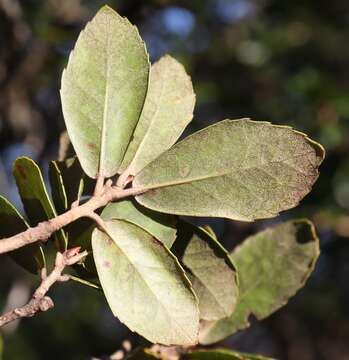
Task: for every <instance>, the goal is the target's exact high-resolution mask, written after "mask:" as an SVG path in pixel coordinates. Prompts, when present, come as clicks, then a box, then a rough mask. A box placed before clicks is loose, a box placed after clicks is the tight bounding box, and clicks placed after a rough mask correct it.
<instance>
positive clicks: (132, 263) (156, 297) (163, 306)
mask: <svg viewBox="0 0 349 360" xmlns="http://www.w3.org/2000/svg"><path fill="white" fill-rule="evenodd" d="M135 226H137V225H135ZM106 235H107V236H109V237H110V238H111V239H112V240H113V243H114V244H115V245H116V246H117V247H118V249H119V250H120V251H121V252H122V253H123V254H124V256H125V258H126V259H127V260H128V261H129V263H130V264H131V265H132V266H133V268H134V269H135V270H136V272H137V273H138V275H139V277H140V279H142V281H143V283H144V284H145V285H146V286H147V288H148V289H149V291H150V293H151V294H152V295H153V296H154V297H155V299H156V300H157V302H158V303H159V304H161V307H162V308H163V309H164V310H165V312H166V313H167V314H168V315H169V319H171V321H172V322H173V323H174V324H176V327H177V329H179V330H180V331H181V333H182V334H184V335H185V337H186V338H187V339H188V340H189V341H190V342H192V340H193V339H192V338H191V337H190V336H189V335H188V334H187V333H186V331H185V330H184V329H183V328H182V327H181V326H179V324H178V323H177V321H176V319H175V318H174V317H172V316H171V314H170V312H169V311H168V309H167V307H166V306H165V304H163V302H162V301H160V298H159V297H158V296H157V294H156V293H155V292H154V291H153V289H152V288H151V286H150V285H149V284H148V282H147V281H146V280H145V279H144V277H143V276H142V272H141V271H140V270H139V269H138V267H137V266H136V265H137V264H135V263H134V262H133V261H132V260H131V259H130V257H129V256H128V255H127V254H126V252H125V251H124V249H123V248H122V247H121V246H119V244H117V242H116V241H115V240H114V238H113V236H112V234H111V232H110V231H108V233H107V234H106ZM163 249H164V250H165V251H166V249H165V247H163Z"/></svg>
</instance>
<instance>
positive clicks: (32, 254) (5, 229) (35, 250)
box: [0, 196, 45, 274]
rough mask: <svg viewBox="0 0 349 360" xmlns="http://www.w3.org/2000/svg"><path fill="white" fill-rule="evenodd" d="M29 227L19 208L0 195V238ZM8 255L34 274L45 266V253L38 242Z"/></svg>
mask: <svg viewBox="0 0 349 360" xmlns="http://www.w3.org/2000/svg"><path fill="white" fill-rule="evenodd" d="M27 229H28V224H27V223H26V221H25V220H24V219H23V217H22V216H21V214H20V213H19V212H18V211H17V209H16V208H15V207H14V206H13V205H12V204H11V203H10V202H9V201H8V200H7V199H5V198H4V197H2V196H0V239H2V238H6V237H10V236H13V235H16V234H19V233H21V232H22V231H25V230H27ZM0 241H1V240H0ZM8 255H10V256H11V257H12V258H13V260H14V261H16V263H17V264H19V265H21V266H22V267H24V268H25V269H26V270H28V271H30V272H32V273H33V274H37V273H38V270H40V269H41V268H43V267H44V266H45V258H44V254H43V252H42V249H41V246H39V245H38V243H35V244H32V245H27V246H24V247H22V248H20V249H18V250H16V251H12V252H10V253H9V254H8Z"/></svg>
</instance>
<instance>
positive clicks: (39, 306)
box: [0, 247, 87, 327]
mask: <svg viewBox="0 0 349 360" xmlns="http://www.w3.org/2000/svg"><path fill="white" fill-rule="evenodd" d="M79 251H80V247H76V248H73V249H69V250H67V251H65V252H64V253H63V254H62V253H60V252H57V254H56V261H55V266H54V269H53V270H52V272H51V273H50V274H49V275H46V269H44V271H42V281H41V284H40V286H39V287H38V288H37V289H36V290H35V292H34V294H33V296H32V298H31V299H30V301H29V302H28V303H27V304H26V305H24V306H21V307H19V308H15V309H13V310H11V311H9V312H7V313H6V314H4V315H2V316H0V327H1V326H3V325H6V324H8V323H9V322H11V321H14V320H17V319H19V318H23V317H32V316H34V315H35V314H37V313H38V312H43V311H47V310H49V309H51V308H53V306H54V304H53V301H52V299H51V298H50V297H49V296H47V295H46V294H47V292H48V290H49V289H50V288H51V286H52V285H53V284H54V283H56V282H58V281H67V280H69V275H62V272H63V270H64V268H65V267H66V266H69V265H73V264H76V263H77V262H79V261H81V260H82V259H83V258H84V257H85V256H87V251H83V252H81V253H80V252H79Z"/></svg>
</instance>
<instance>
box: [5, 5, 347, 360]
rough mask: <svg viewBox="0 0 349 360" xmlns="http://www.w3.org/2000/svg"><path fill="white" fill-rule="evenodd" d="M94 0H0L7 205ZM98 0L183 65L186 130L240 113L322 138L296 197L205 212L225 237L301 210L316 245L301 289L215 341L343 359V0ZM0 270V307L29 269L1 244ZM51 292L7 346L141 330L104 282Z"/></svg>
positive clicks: (155, 53)
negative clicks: (190, 117) (120, 310)
mask: <svg viewBox="0 0 349 360" xmlns="http://www.w3.org/2000/svg"><path fill="white" fill-rule="evenodd" d="M104 3H105V1H104V2H103V1H92V0H91V1H88V0H47V1H43V0H22V1H20V0H0V191H1V193H2V194H5V195H6V196H8V197H9V198H10V199H11V200H12V201H13V202H14V203H15V204H16V205H17V206H20V204H19V199H18V195H17V194H16V189H15V187H14V182H13V179H12V174H11V171H12V169H11V167H12V162H13V160H14V159H15V158H16V157H17V156H19V155H29V156H31V157H33V158H34V159H35V160H37V161H38V162H39V163H40V165H41V167H42V168H43V170H44V172H45V175H46V172H47V164H48V161H49V160H51V159H54V158H55V157H56V153H57V147H58V137H59V133H60V132H61V131H62V130H63V129H64V122H63V118H62V113H61V106H60V99H59V87H60V76H61V72H62V69H63V67H64V65H65V64H66V62H67V57H68V54H69V51H70V50H71V48H72V46H73V45H74V42H75V40H76V38H77V35H78V33H79V31H80V30H81V28H82V27H83V26H84V24H85V22H86V21H87V20H88V19H89V18H90V17H92V16H93V14H94V13H95V12H96V11H97V9H98V8H99V7H100V6H102V5H103V4H104ZM107 3H108V4H109V5H111V6H112V7H114V8H115V9H116V10H117V11H118V12H120V13H121V14H122V15H124V16H127V17H128V18H129V19H130V20H131V21H132V22H133V23H135V24H136V25H137V26H138V27H139V29H140V33H141V35H142V37H143V38H144V40H145V41H146V44H147V47H148V51H149V52H150V55H151V59H152V61H154V60H156V59H157V58H159V57H160V56H161V55H163V54H164V53H167V52H168V53H170V54H171V55H173V56H175V57H176V58H177V59H179V60H180V61H182V62H183V63H184V64H185V66H186V69H187V71H188V72H189V73H190V74H191V76H192V79H193V83H194V88H195V91H196V93H197V107H196V111H195V119H194V121H193V123H192V124H191V126H190V128H189V129H188V131H187V132H192V131H194V130H197V129H199V128H202V127H204V126H207V125H208V124H211V123H213V122H215V121H217V120H221V119H224V118H239V117H245V116H250V117H252V118H254V119H258V120H269V121H271V122H273V123H276V124H288V125H291V126H294V127H295V128H297V129H299V130H301V131H304V132H307V133H308V134H309V135H310V136H311V137H312V138H314V139H316V140H318V141H320V142H321V143H322V144H324V146H325V147H326V149H327V159H326V161H325V163H324V164H323V166H322V168H321V176H320V179H319V181H318V182H317V183H316V186H315V187H314V189H313V192H312V193H311V194H310V195H308V196H307V197H306V198H305V199H304V200H303V201H302V203H301V204H300V206H299V207H298V208H297V209H295V210H291V211H288V212H286V213H283V214H282V215H281V217H280V218H278V219H274V220H272V221H270V220H269V221H267V222H266V221H258V222H257V223H255V224H246V223H238V222H232V221H223V220H215V221H212V220H211V221H210V223H211V224H212V225H213V227H214V228H215V230H216V231H217V233H218V235H219V237H220V239H221V240H222V241H223V242H224V244H225V245H226V246H227V247H228V248H229V249H231V248H233V247H234V245H235V244H236V243H237V242H239V241H241V240H242V239H243V238H244V237H245V236H247V235H249V234H251V233H253V232H255V231H257V230H258V229H261V228H263V227H265V226H266V225H270V224H273V223H276V222H278V221H281V220H285V219H289V218H295V217H300V216H307V217H310V218H311V219H312V220H313V221H314V222H315V224H316V226H317V230H318V232H319V236H320V240H321V248H322V255H321V257H320V260H319V262H318V264H317V267H316V270H315V272H314V274H313V276H312V278H311V279H310V281H309V282H308V284H307V286H306V288H305V289H303V290H302V291H300V292H299V293H298V294H297V296H296V297H295V298H293V299H292V300H291V301H290V302H289V304H288V305H287V306H286V307H284V308H283V309H282V310H280V311H278V312H277V313H275V314H274V315H272V316H271V317H270V318H269V319H267V320H264V321H262V322H256V321H254V320H253V319H252V323H253V325H252V326H251V327H250V328H249V329H248V330H245V331H242V332H241V333H238V334H236V335H235V336H232V337H230V338H229V339H227V340H225V341H224V342H223V343H222V344H220V345H224V346H227V347H230V348H235V349H239V350H245V351H249V352H260V353H262V354H265V355H271V356H275V357H277V358H280V359H283V360H313V359H314V360H315V359H316V360H322V359H331V360H342V359H343V360H344V359H349V341H348V340H349V157H348V154H349V151H348V150H349V136H348V135H349V131H348V129H349V122H348V118H349V91H348V90H349V70H348V67H349V47H348V40H347V39H348V37H349V3H348V2H347V1H345V0H332V1H325V0H292V1H291V0H290V1H278V0H216V1H214V0H212V1H209V0H207V1H199V0H191V1H184V0H183V1H171V0H153V1H151V0H150V1H142V0H133V1H131V0H124V1H107ZM201 223H205V220H202V221H201ZM1 226H4V224H1ZM0 271H1V283H0V291H1V294H2V296H1V297H0V306H1V309H2V310H4V309H5V307H6V306H10V307H13V306H14V305H20V304H21V303H23V302H25V301H26V299H27V298H28V296H29V294H30V293H31V292H32V289H33V287H34V286H35V284H37V279H35V278H34V277H33V276H30V275H28V274H26V273H25V272H24V271H23V270H21V269H20V268H19V267H18V266H16V265H15V264H13V263H12V262H11V261H10V260H9V259H7V257H2V258H1V262H0ZM52 294H53V295H52V296H53V298H54V300H55V303H56V307H55V309H54V310H53V311H50V312H48V313H45V314H42V315H39V316H37V317H35V318H33V319H26V320H23V321H21V322H20V323H16V324H11V325H10V326H7V327H6V328H5V329H4V331H3V338H4V343H5V346H4V359H6V360H7V359H26V360H32V359H33V360H34V359H88V358H89V357H91V356H92V355H94V356H100V355H102V354H110V353H112V352H114V351H115V350H117V349H118V348H119V347H120V343H121V341H122V340H124V339H130V340H131V341H132V343H133V344H139V343H141V342H142V339H140V338H138V337H137V336H135V335H132V334H130V333H129V332H128V330H127V329H126V328H125V327H124V326H122V325H120V324H119V323H118V321H117V320H115V319H113V318H112V315H111V313H110V311H109V309H108V307H107V305H106V302H105V300H104V298H103V296H102V294H101V293H99V292H97V291H95V290H92V289H89V288H83V287H82V286H81V285H79V284H76V283H68V284H61V285H59V286H57V287H56V288H55V289H54V291H53V292H52Z"/></svg>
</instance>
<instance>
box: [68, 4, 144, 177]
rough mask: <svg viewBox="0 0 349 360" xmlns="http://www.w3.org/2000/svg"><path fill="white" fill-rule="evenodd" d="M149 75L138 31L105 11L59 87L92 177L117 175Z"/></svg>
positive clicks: (78, 150) (82, 35) (79, 46)
mask: <svg viewBox="0 0 349 360" xmlns="http://www.w3.org/2000/svg"><path fill="white" fill-rule="evenodd" d="M148 76H149V60H148V54H147V52H146V49H145V46H144V43H143V41H142V40H141V38H140V36H139V34H138V31H137V28H136V27H135V26H133V25H131V24H130V22H129V21H128V20H127V19H126V18H123V17H121V16H120V15H119V14H117V13H116V12H115V11H114V10H112V9H111V8H109V7H108V6H104V7H103V8H102V9H101V10H99V11H98V13H97V15H96V16H95V17H94V18H93V19H92V20H91V22H89V23H88V24H87V26H86V27H85V29H84V30H83V31H82V32H81V33H80V36H79V38H78V40H77V42H76V45H75V48H74V50H73V51H72V52H71V54H70V57H69V62H68V65H67V68H66V69H65V70H64V72H63V76H62V88H61V98H62V108H63V114H64V118H65V123H66V126H67V130H68V134H69V137H70V140H71V142H72V144H73V146H74V149H75V151H76V154H77V155H78V157H79V160H80V162H81V166H82V168H83V169H84V171H85V172H86V174H87V175H89V176H90V177H92V178H96V177H97V176H98V175H101V176H103V177H111V176H113V175H115V174H116V173H117V171H118V169H119V167H120V165H121V161H122V159H123V157H124V154H125V152H126V149H127V146H128V144H129V142H130V139H131V137H132V134H133V131H134V129H135V126H136V124H137V122H138V119H139V116H140V114H141V111H142V107H143V103H144V99H145V96H146V92H147V88H148Z"/></svg>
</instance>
